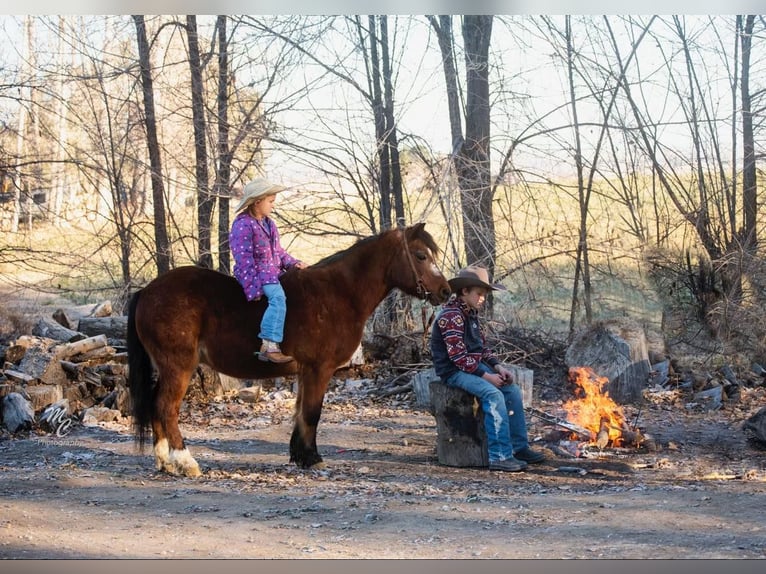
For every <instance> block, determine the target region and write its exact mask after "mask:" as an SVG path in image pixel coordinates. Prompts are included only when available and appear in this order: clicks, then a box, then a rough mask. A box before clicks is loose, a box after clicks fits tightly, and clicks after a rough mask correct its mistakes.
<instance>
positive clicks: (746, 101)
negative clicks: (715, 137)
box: [740, 15, 758, 253]
mask: <svg viewBox="0 0 766 574" xmlns="http://www.w3.org/2000/svg"><path fill="white" fill-rule="evenodd" d="M754 23H755V16H752V15H750V16H747V17H746V18H745V27H744V29H743V30H742V33H741V35H740V38H741V43H742V74H741V78H740V82H741V88H742V89H741V91H742V96H741V97H742V208H743V212H744V222H743V223H744V230H743V231H744V233H743V237H742V245H743V246H744V248H745V250H746V251H747V252H749V253H755V250H756V247H757V245H758V236H757V234H756V219H757V216H758V203H757V188H756V169H755V140H754V135H753V111H752V109H751V101H750V47H751V44H752V39H753V26H754Z"/></svg>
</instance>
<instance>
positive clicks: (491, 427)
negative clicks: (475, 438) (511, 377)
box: [445, 371, 529, 462]
mask: <svg viewBox="0 0 766 574" xmlns="http://www.w3.org/2000/svg"><path fill="white" fill-rule="evenodd" d="M445 382H446V383H447V384H448V385H451V386H453V387H458V388H460V389H463V390H464V391H466V392H468V393H470V394H472V395H474V396H475V397H477V398H478V399H479V401H480V402H481V408H482V410H483V411H484V428H485V430H486V432H487V450H488V451H489V452H488V456H489V461H490V462H495V461H500V460H506V459H509V458H512V457H513V453H514V451H519V450H521V449H523V448H525V447H527V446H529V440H528V438H527V421H526V419H525V418H524V405H523V403H522V401H521V389H520V388H519V385H517V384H516V383H513V384H510V385H504V386H502V387H500V388H499V389H498V388H497V387H496V386H495V385H493V384H492V383H490V382H488V381H485V380H484V379H482V378H481V377H479V376H477V375H472V374H471V373H466V372H465V371H458V372H457V373H454V374H452V375H450V376H449V377H447V379H446V381H445ZM508 411H511V412H512V413H513V414H512V415H509V414H508ZM509 439H510V442H509Z"/></svg>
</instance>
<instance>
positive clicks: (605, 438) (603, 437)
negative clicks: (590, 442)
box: [596, 417, 609, 449]
mask: <svg viewBox="0 0 766 574" xmlns="http://www.w3.org/2000/svg"><path fill="white" fill-rule="evenodd" d="M607 444H609V420H608V419H606V418H603V417H602V418H601V425H600V426H599V429H598V434H597V435H596V446H597V447H598V448H600V449H603V448H604V447H606V445H607Z"/></svg>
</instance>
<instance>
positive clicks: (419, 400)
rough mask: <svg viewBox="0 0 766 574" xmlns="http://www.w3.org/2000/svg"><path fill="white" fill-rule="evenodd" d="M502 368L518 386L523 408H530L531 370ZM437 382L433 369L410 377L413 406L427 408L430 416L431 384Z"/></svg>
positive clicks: (431, 409)
mask: <svg viewBox="0 0 766 574" xmlns="http://www.w3.org/2000/svg"><path fill="white" fill-rule="evenodd" d="M503 366H504V367H505V368H506V369H508V370H509V371H511V373H512V375H513V382H514V383H516V384H517V385H519V387H520V388H521V400H522V402H523V403H524V407H531V406H532V384H533V378H534V373H533V371H532V369H525V368H524V367H519V366H517V365H507V364H503ZM432 382H439V377H437V376H436V371H434V369H433V367H431V368H430V369H426V370H425V371H420V372H419V373H418V374H416V375H415V376H414V377H412V390H413V391H414V392H415V404H416V405H417V406H419V407H428V408H429V410H430V412H431V414H434V413H433V403H432V401H431V390H430V389H431V387H430V385H431V383H432Z"/></svg>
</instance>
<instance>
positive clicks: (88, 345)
mask: <svg viewBox="0 0 766 574" xmlns="http://www.w3.org/2000/svg"><path fill="white" fill-rule="evenodd" d="M106 344H107V340H106V335H96V336H95V337H88V338H87V339H83V340H82V341H76V342H74V343H67V344H66V345H62V346H60V347H59V348H58V352H57V355H58V358H59V359H67V358H69V357H72V356H74V355H79V354H81V353H86V352H88V351H92V350H93V349H98V348H99V347H105V346H106Z"/></svg>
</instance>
